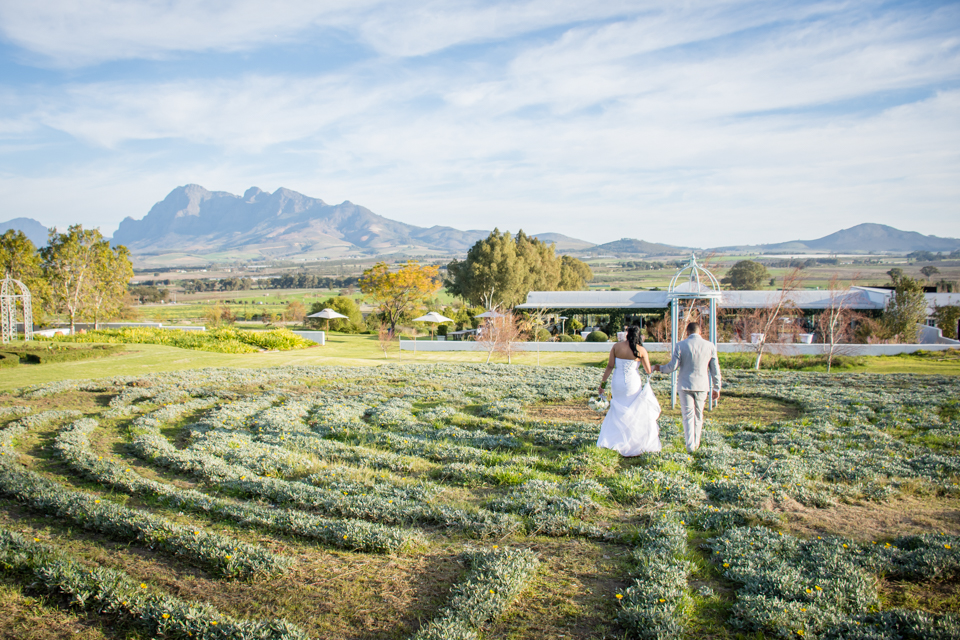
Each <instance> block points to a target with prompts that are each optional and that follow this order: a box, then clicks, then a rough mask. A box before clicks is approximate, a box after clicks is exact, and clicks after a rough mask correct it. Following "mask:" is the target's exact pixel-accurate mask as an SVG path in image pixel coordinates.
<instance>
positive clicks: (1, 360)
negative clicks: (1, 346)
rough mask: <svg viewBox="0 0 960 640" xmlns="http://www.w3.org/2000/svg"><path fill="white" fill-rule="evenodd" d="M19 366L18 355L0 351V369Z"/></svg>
mask: <svg viewBox="0 0 960 640" xmlns="http://www.w3.org/2000/svg"><path fill="white" fill-rule="evenodd" d="M19 365H20V355H19V354H16V353H7V352H4V351H0V369H7V368H10V367H17V366H19Z"/></svg>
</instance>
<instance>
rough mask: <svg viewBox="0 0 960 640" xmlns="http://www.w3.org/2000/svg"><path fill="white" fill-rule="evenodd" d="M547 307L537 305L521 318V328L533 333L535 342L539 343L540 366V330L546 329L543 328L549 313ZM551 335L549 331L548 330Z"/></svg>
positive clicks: (538, 363) (538, 356) (538, 357)
mask: <svg viewBox="0 0 960 640" xmlns="http://www.w3.org/2000/svg"><path fill="white" fill-rule="evenodd" d="M547 311H548V310H547V309H546V308H544V307H537V308H536V309H532V310H531V311H529V312H528V313H527V314H526V315H525V316H521V318H520V329H521V330H523V331H527V332H529V333H530V334H532V335H533V342H534V344H536V345H537V366H538V367H539V366H540V332H541V331H546V329H544V328H543V318H544V316H546V315H547ZM547 335H549V332H547Z"/></svg>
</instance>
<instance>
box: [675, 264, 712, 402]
mask: <svg viewBox="0 0 960 640" xmlns="http://www.w3.org/2000/svg"><path fill="white" fill-rule="evenodd" d="M722 295H723V294H721V293H720V283H719V282H718V281H717V278H716V277H715V276H714V275H713V274H712V273H710V272H709V271H707V270H706V269H704V268H703V267H702V266H700V265H699V264H697V256H696V255H693V254H691V256H690V262H688V263H687V264H686V265H684V266H683V267H681V268H680V270H679V271H677V273H676V274H674V276H673V279H672V280H671V281H670V286H669V287H668V288H667V299H668V300H669V301H670V353H671V354H672V353H673V350H674V349H675V348H676V346H677V342H678V336H677V333H678V330H679V323H680V301H681V300H690V301H691V304H693V301H696V300H708V301H709V303H710V337H709V340H710V342H712V343H713V344H717V301H718V300H720V298H721V296H722ZM708 395H709V397H710V408H711V409H713V394H708ZM670 406H671V407H676V406H677V372H676V371H674V372H673V373H671V374H670Z"/></svg>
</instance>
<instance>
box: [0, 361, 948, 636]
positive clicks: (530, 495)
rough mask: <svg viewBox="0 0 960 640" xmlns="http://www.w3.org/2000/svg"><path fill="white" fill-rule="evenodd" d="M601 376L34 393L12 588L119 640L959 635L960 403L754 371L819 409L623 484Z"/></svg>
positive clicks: (10, 483)
mask: <svg viewBox="0 0 960 640" xmlns="http://www.w3.org/2000/svg"><path fill="white" fill-rule="evenodd" d="M599 377H600V376H599V371H598V370H596V369H590V368H559V367H557V368H539V367H520V366H500V365H493V366H473V365H409V366H402V365H386V366H378V367H363V368H339V367H278V368H272V369H256V370H240V369H207V370H200V371H181V372H174V373H163V374H153V375H145V376H139V377H123V378H111V379H100V380H87V381H62V382H55V383H50V384H45V385H40V386H34V387H27V388H23V389H20V390H18V391H16V392H13V393H10V394H7V395H5V396H0V425H3V427H2V430H0V580H2V584H3V585H4V586H5V587H6V588H7V589H8V591H9V590H10V589H13V590H14V591H16V592H17V593H19V594H21V595H22V597H30V598H40V599H41V601H42V603H43V606H45V607H50V608H58V609H61V610H64V611H70V612H72V615H76V616H80V617H82V619H83V620H84V621H85V622H84V624H85V625H87V627H88V628H89V629H90V630H91V632H92V633H93V632H95V633H97V634H102V635H97V636H91V637H107V638H238V639H240V638H256V639H261V638H262V639H268V638H269V639H278V640H279V639H291V640H293V639H300V638H397V639H405V638H414V639H417V640H427V639H435V640H441V639H448V640H459V639H468V638H561V637H566V638H680V637H691V638H700V637H712V638H736V637H744V638H762V637H780V638H799V637H803V638H860V639H864V640H866V639H890V640H893V639H895V638H944V639H946V638H958V637H960V617H958V616H957V613H958V610H960V589H958V587H957V583H958V582H960V455H958V445H960V401H958V399H960V379H957V378H956V377H942V376H910V375H870V374H844V375H837V376H829V377H828V376H824V375H822V374H810V373H782V372H780V373H761V374H758V373H755V372H749V373H747V372H737V371H732V372H729V373H727V374H726V377H725V401H726V399H727V398H728V397H729V399H736V400H737V402H738V403H739V404H738V405H737V406H749V405H750V404H751V403H753V402H767V403H770V402H773V403H775V404H777V405H778V406H783V407H787V408H789V409H790V412H785V413H784V416H783V419H778V420H769V419H756V418H754V417H751V416H750V415H749V414H745V415H744V416H742V418H741V419H734V420H728V421H723V422H721V421H719V420H716V419H713V420H711V419H709V418H708V421H707V426H706V429H705V433H704V438H703V446H702V448H701V449H700V450H699V451H698V452H696V453H695V454H693V455H688V454H687V453H686V452H685V450H684V449H683V444H682V442H683V439H682V433H681V427H680V426H679V421H678V420H676V419H675V418H672V417H666V416H665V417H663V418H662V419H661V437H662V440H663V442H664V444H665V448H664V452H663V453H662V454H653V455H647V456H642V457H638V458H634V459H621V458H620V457H619V455H618V454H616V453H614V452H611V451H606V450H601V449H597V448H596V447H595V446H594V443H595V442H596V437H597V432H598V430H599V424H598V422H597V421H596V420H593V419H591V418H593V417H594V416H591V415H589V414H588V413H587V412H586V411H585V410H584V409H583V407H585V406H586V394H587V393H588V392H589V390H591V389H595V388H596V385H597V382H598V380H599ZM655 386H656V388H657V391H658V396H659V397H660V400H661V403H662V404H664V405H667V404H668V393H669V381H668V379H666V378H660V379H658V380H657V381H656V382H655ZM558 407H562V408H564V409H565V410H566V413H565V412H564V411H551V408H558ZM550 416H554V417H550ZM557 416H558V417H557ZM904 509H911V510H913V511H912V513H911V514H910V515H911V516H912V517H913V520H912V521H911V522H912V524H910V525H909V526H906V525H902V524H901V525H897V526H893V527H891V526H885V525H884V522H890V521H891V520H890V518H892V515H891V514H900V515H901V516H902V515H903V513H902V512H903V510H904ZM870 514H885V515H884V517H886V518H887V520H885V521H872V520H870ZM878 517H879V516H878ZM855 518H864V520H863V521H862V522H858V521H856V520H855ZM900 521H901V522H902V521H903V518H901V520H900ZM37 637H42V636H37Z"/></svg>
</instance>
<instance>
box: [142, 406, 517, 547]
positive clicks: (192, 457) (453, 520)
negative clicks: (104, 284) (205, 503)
mask: <svg viewBox="0 0 960 640" xmlns="http://www.w3.org/2000/svg"><path fill="white" fill-rule="evenodd" d="M134 427H135V429H136V431H137V433H138V435H137V436H135V437H134V439H133V442H132V444H131V450H132V451H133V453H134V454H135V455H137V456H138V457H141V458H144V459H146V460H149V461H151V462H153V463H154V464H158V465H161V466H163V467H167V468H171V469H176V470H177V471H182V472H186V473H190V474H192V475H198V476H200V477H203V478H205V479H207V480H211V481H213V482H217V483H218V484H219V485H220V486H221V487H223V488H225V489H228V490H231V491H233V492H235V493H237V494H240V495H243V496H246V497H257V498H262V499H266V500H269V501H271V502H275V503H277V504H285V505H292V506H296V507H300V508H305V509H310V510H314V511H319V512H321V513H326V514H328V515H332V516H336V517H341V518H358V519H361V520H368V521H371V522H379V523H383V524H401V523H406V524H432V525H438V526H441V527H445V528H455V529H461V530H464V531H469V532H471V533H473V534H474V535H477V536H481V537H486V536H503V535H506V534H508V533H510V532H512V531H515V530H516V529H518V528H519V526H520V522H519V521H518V520H517V519H516V518H515V517H513V516H510V515H508V514H500V513H493V512H490V511H486V510H482V509H477V510H475V511H467V510H464V509H456V508H454V507H448V506H445V505H433V504H424V503H421V502H417V501H414V500H403V499H396V500H394V499H388V498H385V497H383V496H378V495H360V496H356V495H343V492H340V491H331V490H328V489H324V488H321V487H315V486H311V485H308V484H305V483H303V482H295V481H287V480H281V479H278V478H267V477H262V476H258V475H257V474H256V472H254V471H253V470H251V469H248V468H245V467H242V466H239V465H234V464H230V463H228V462H226V461H224V460H223V459H222V458H219V457H217V456H213V455H209V454H207V453H202V452H194V451H189V450H184V451H181V450H178V449H176V448H174V447H173V446H172V445H171V444H170V443H169V442H167V440H166V439H165V438H164V437H163V436H162V435H161V434H160V431H159V423H157V421H156V420H152V419H150V418H149V417H148V416H144V417H142V418H138V419H137V420H135V421H134Z"/></svg>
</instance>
